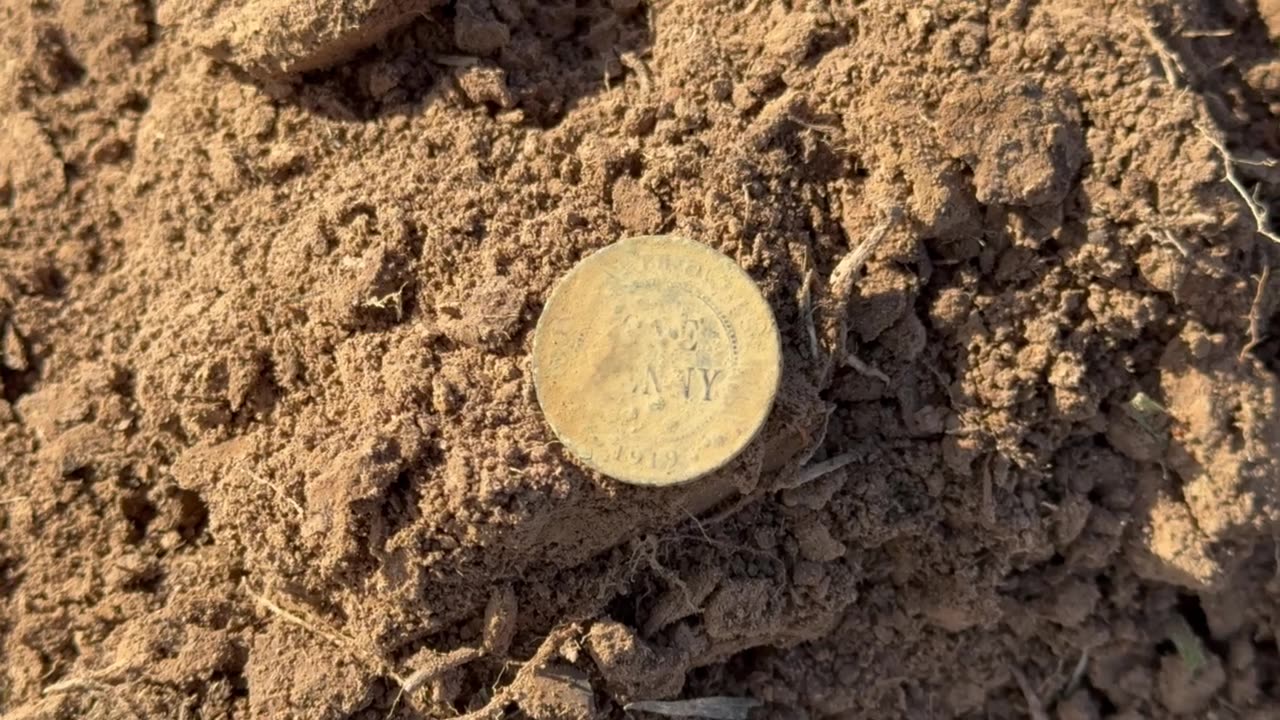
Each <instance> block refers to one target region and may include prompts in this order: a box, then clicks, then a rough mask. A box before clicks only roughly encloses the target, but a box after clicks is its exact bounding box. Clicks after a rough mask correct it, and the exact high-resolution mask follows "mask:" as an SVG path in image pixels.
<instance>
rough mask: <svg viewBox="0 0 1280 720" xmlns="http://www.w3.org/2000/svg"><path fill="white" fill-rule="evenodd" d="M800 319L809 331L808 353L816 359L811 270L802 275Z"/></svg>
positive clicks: (816, 339)
mask: <svg viewBox="0 0 1280 720" xmlns="http://www.w3.org/2000/svg"><path fill="white" fill-rule="evenodd" d="M800 317H801V319H803V320H804V321H805V326H806V327H807V328H808V330H809V353H810V355H812V356H813V357H814V358H816V357H818V330H817V328H815V327H814V326H813V268H809V269H808V270H806V271H805V273H804V282H803V283H801V284H800Z"/></svg>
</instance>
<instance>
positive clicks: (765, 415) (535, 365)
mask: <svg viewBox="0 0 1280 720" xmlns="http://www.w3.org/2000/svg"><path fill="white" fill-rule="evenodd" d="M646 241H650V242H652V241H656V242H657V243H659V244H661V243H669V244H671V245H683V246H685V247H688V248H691V249H694V250H696V251H698V252H703V253H705V254H707V255H708V256H709V257H711V258H712V259H713V261H714V262H719V263H721V264H722V265H724V266H727V267H728V268H731V269H732V272H736V273H737V275H738V276H739V277H741V278H742V279H743V280H745V281H746V282H747V283H748V285H749V286H750V287H751V288H752V289H754V290H755V291H756V294H757V296H758V297H759V300H760V302H761V304H762V305H763V306H764V309H765V318H766V320H767V322H768V324H769V328H770V329H772V330H773V332H772V333H771V334H772V337H773V348H774V355H775V357H776V358H777V362H776V364H775V367H774V372H773V374H772V375H773V376H772V378H771V379H770V378H762V380H763V381H765V382H769V383H770V387H769V388H768V394H767V397H768V401H767V402H765V403H764V407H763V408H762V409H761V412H760V415H759V418H758V419H757V420H756V421H755V426H754V427H753V428H752V429H751V431H750V432H749V433H747V434H746V435H744V436H743V439H742V441H741V442H740V443H737V444H736V446H734V447H733V448H732V450H731V451H730V452H729V453H728V455H727V456H726V457H725V459H724V460H722V461H721V462H719V463H718V464H716V465H714V466H711V467H709V468H707V469H705V470H701V471H699V472H698V473H696V474H694V475H691V476H689V477H677V478H675V479H671V480H667V481H662V480H656V481H655V480H647V479H643V478H633V477H619V476H618V475H614V474H612V473H610V472H607V471H606V470H604V469H603V468H601V467H600V466H599V465H598V464H597V463H596V461H595V460H588V459H586V458H584V457H583V453H582V452H580V450H579V448H578V447H576V446H577V445H578V444H579V443H578V442H577V441H571V440H570V439H567V438H565V437H564V436H563V435H562V434H561V433H560V430H559V428H557V427H556V423H555V422H554V421H552V419H551V416H550V414H548V413H547V411H546V405H545V403H544V402H543V396H542V383H541V382H539V379H540V376H541V371H542V368H541V366H540V364H539V362H538V341H539V338H540V337H541V330H542V327H543V321H544V320H545V319H546V317H547V309H548V308H550V307H552V306H553V305H554V304H555V302H556V298H557V297H558V296H559V295H560V293H561V291H562V290H563V289H564V288H565V287H567V286H568V285H569V283H568V280H569V279H570V278H572V277H573V276H574V275H575V274H576V273H578V272H579V271H580V270H581V269H582V268H583V267H586V266H588V265H590V264H591V261H592V260H598V259H599V256H602V255H605V254H607V253H611V252H616V251H619V250H620V249H625V247H627V246H629V245H631V244H633V243H644V242H646ZM529 362H530V365H531V371H532V374H533V389H534V395H535V397H536V398H537V401H538V409H539V411H541V413H542V417H543V419H544V420H545V421H546V423H547V425H548V426H550V427H551V432H552V433H553V434H554V435H555V437H556V439H557V440H559V442H560V443H561V444H562V445H564V446H565V447H566V448H568V449H569V451H570V453H571V454H572V455H573V457H574V459H575V460H576V461H577V462H579V463H582V464H584V465H586V466H587V467H589V468H591V469H592V470H594V471H595V472H598V473H600V474H601V475H604V476H605V477H608V478H612V479H614V480H617V481H619V482H625V483H628V484H630V485H642V486H648V487H672V486H676V485H684V484H686V483H690V482H693V481H694V480H697V479H699V478H703V477H706V476H707V475H710V474H711V473H714V472H715V471H717V470H720V469H722V468H724V467H725V466H727V465H729V464H730V463H731V462H733V461H734V460H735V459H737V458H738V457H739V456H740V455H742V452H743V451H744V450H746V449H747V447H749V446H750V445H751V443H752V442H754V441H755V439H756V438H757V437H759V436H760V432H761V431H762V430H763V429H764V426H765V423H766V422H768V419H769V415H770V414H772V412H773V406H774V403H775V402H777V398H778V390H779V388H780V386H781V384H782V370H783V359H782V334H781V332H780V331H779V330H778V320H777V317H776V316H775V314H774V312H773V306H772V305H770V304H769V300H768V299H767V298H766V297H765V295H764V292H763V291H761V289H760V286H759V284H757V283H756V281H755V279H754V278H752V277H751V276H750V275H749V274H747V272H746V271H745V270H743V269H742V267H741V266H740V265H738V263H736V262H734V261H733V259H732V258H730V257H729V256H728V255H725V254H724V253H722V252H720V251H719V250H717V249H715V248H713V247H711V246H710V245H707V244H705V243H701V242H698V241H697V240H693V239H692V238H689V237H686V236H684V235H634V236H630V237H625V238H622V239H620V240H618V241H616V242H613V243H610V244H609V245H606V246H604V247H602V248H598V249H596V250H594V251H592V252H591V254H589V255H587V256H586V257H584V258H582V259H580V260H578V261H577V262H576V263H574V265H573V267H572V268H570V269H569V272H567V273H565V274H564V275H562V276H561V277H560V279H559V280H557V281H556V284H555V286H554V287H553V288H552V289H551V293H550V294H549V295H548V296H547V299H546V302H544V303H543V305H542V310H541V311H539V313H538V322H537V324H536V325H535V326H534V329H533V347H532V349H531V352H530V356H529Z"/></svg>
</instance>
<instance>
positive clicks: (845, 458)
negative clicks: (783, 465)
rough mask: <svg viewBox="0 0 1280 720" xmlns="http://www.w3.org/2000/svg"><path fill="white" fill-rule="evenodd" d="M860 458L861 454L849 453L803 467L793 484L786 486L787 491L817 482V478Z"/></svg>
mask: <svg viewBox="0 0 1280 720" xmlns="http://www.w3.org/2000/svg"><path fill="white" fill-rule="evenodd" d="M861 457H862V453H860V452H856V451H851V452H847V453H841V454H839V455H836V456H835V457H833V458H828V459H826V460H823V461H822V462H818V463H814V464H812V465H807V466H805V467H802V468H800V472H799V474H797V475H796V479H795V482H793V483H791V484H790V485H789V486H787V489H788V490H790V489H794V488H798V487H800V486H801V485H806V484H808V483H811V482H813V481H814V480H817V479H818V478H820V477H822V476H823V475H827V474H829V473H833V472H835V471H836V470H839V469H840V468H842V467H844V466H845V465H848V464H850V463H853V462H856V461H857V460H858V459H859V458H861Z"/></svg>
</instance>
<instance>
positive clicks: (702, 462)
mask: <svg viewBox="0 0 1280 720" xmlns="http://www.w3.org/2000/svg"><path fill="white" fill-rule="evenodd" d="M781 357H782V356H781V348H780V343H779V340H778V328H777V324H776V323H775V322H774V318H773V313H772V311H771V310H770V309H769V305H768V303H767V302H766V301H765V299H764V297H763V296H762V295H761V293H760V290H759V288H757V287H756V285H755V283H754V282H753V281H752V280H751V278H750V277H748V276H747V275H746V273H744V272H743V271H742V270H741V269H740V268H739V267H738V266H737V265H736V264H734V262H733V261H732V260H730V259H729V258H727V257H725V256H724V255H722V254H720V253H718V252H716V251H715V250H713V249H711V248H709V247H707V246H706V245H703V244H701V243H697V242H694V241H692V240H688V239H685V238H681V237H676V236H646V237H637V238H630V239H627V240H622V241H620V242H618V243H615V244H614V245H611V246H609V247H606V248H604V249H603V250H600V251H598V252H596V253H594V254H593V255H591V256H589V257H587V258H586V259H584V260H582V261H581V262H579V263H578V264H577V266H575V267H574V268H573V269H572V270H571V271H570V272H569V274H568V275H566V276H565V277H564V278H563V279H561V280H560V282H559V284H558V285H557V286H556V288H555V290H554V291H553V292H552V294H551V297H550V299H549V300H548V301H547V304H546V307H545V308H543V311H542V316H541V317H540V318H539V320H538V328H537V331H536V333H535V335H534V341H533V378H534V384H535V385H536V387H537V392H538V402H539V404H540V405H541V406H542V411H543V413H544V414H545V415H546V418H547V421H548V422H549V423H550V425H551V427H552V429H553V430H554V431H555V433H556V435H557V436H559V438H560V440H561V441H562V442H563V443H564V444H565V446H566V447H567V448H568V449H569V450H570V451H572V452H573V453H574V454H575V455H576V456H577V457H578V458H579V459H581V460H582V461H583V462H584V463H586V464H587V465H589V466H591V467H593V468H595V469H596V470H599V471H600V472H602V473H604V474H606V475H609V476H611V477H614V478H617V479H618V480H623V481H626V482H631V483H637V484H641V485H670V484H674V483H679V482H684V481H686V480H692V479H693V478H696V477H699V476H701V475H705V474H706V473H708V472H711V471H712V470H715V469H717V468H719V467H721V466H723V465H724V464H725V463H727V462H729V461H730V460H732V459H733V458H734V457H735V456H736V455H737V454H738V453H739V452H741V451H742V449H743V448H745V447H746V445H747V444H748V443H749V442H750V441H751V439H752V438H753V437H755V435H756V433H757V432H759V430H760V427H761V426H762V425H763V424H764V420H765V417H766V416H767V415H768V414H769V409H770V408H771V407H772V404H773V398H774V395H775V394H776V393H777V389H778V379H779V376H780V374H781V363H782V360H781Z"/></svg>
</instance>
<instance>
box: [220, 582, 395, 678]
mask: <svg viewBox="0 0 1280 720" xmlns="http://www.w3.org/2000/svg"><path fill="white" fill-rule="evenodd" d="M243 587H244V592H245V594H247V595H248V596H249V597H251V598H253V599H254V600H256V601H257V602H258V604H259V605H262V606H263V607H264V608H266V609H267V610H268V611H269V612H270V613H271V614H273V615H275V616H276V617H279V618H280V619H282V620H286V621H288V622H290V623H292V624H294V625H297V626H298V627H300V628H302V629H303V630H306V631H308V632H310V633H312V634H315V635H319V636H320V637H322V638H324V639H325V640H328V641H329V642H330V643H333V644H334V645H335V646H337V647H338V649H340V650H342V651H344V652H346V653H347V654H349V655H351V656H353V657H355V658H357V659H359V660H361V661H362V662H366V663H369V664H371V665H373V666H375V667H377V668H378V670H379V672H382V673H383V674H385V675H386V676H388V677H390V678H391V679H393V680H395V681H396V683H397V684H398V685H400V686H401V687H403V686H404V684H405V679H404V678H402V677H401V676H400V675H399V674H397V673H396V672H394V671H393V670H391V668H389V667H387V665H386V663H384V662H382V661H381V660H380V659H378V658H376V657H374V656H372V655H371V654H370V653H367V652H361V651H360V649H359V648H358V646H357V645H356V642H355V640H352V639H351V638H349V637H347V636H345V635H342V634H341V633H339V632H336V631H334V630H329V629H328V628H325V627H323V626H322V624H321V623H320V621H318V620H308V619H307V618H304V617H302V616H301V615H297V614H295V613H292V612H290V611H288V610H286V609H284V608H282V607H280V606H279V605H277V604H276V603H274V602H272V601H271V599H270V598H268V597H267V596H265V595H259V594H258V593H256V592H254V591H252V590H250V589H249V586H248V585H244V586H243Z"/></svg>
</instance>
